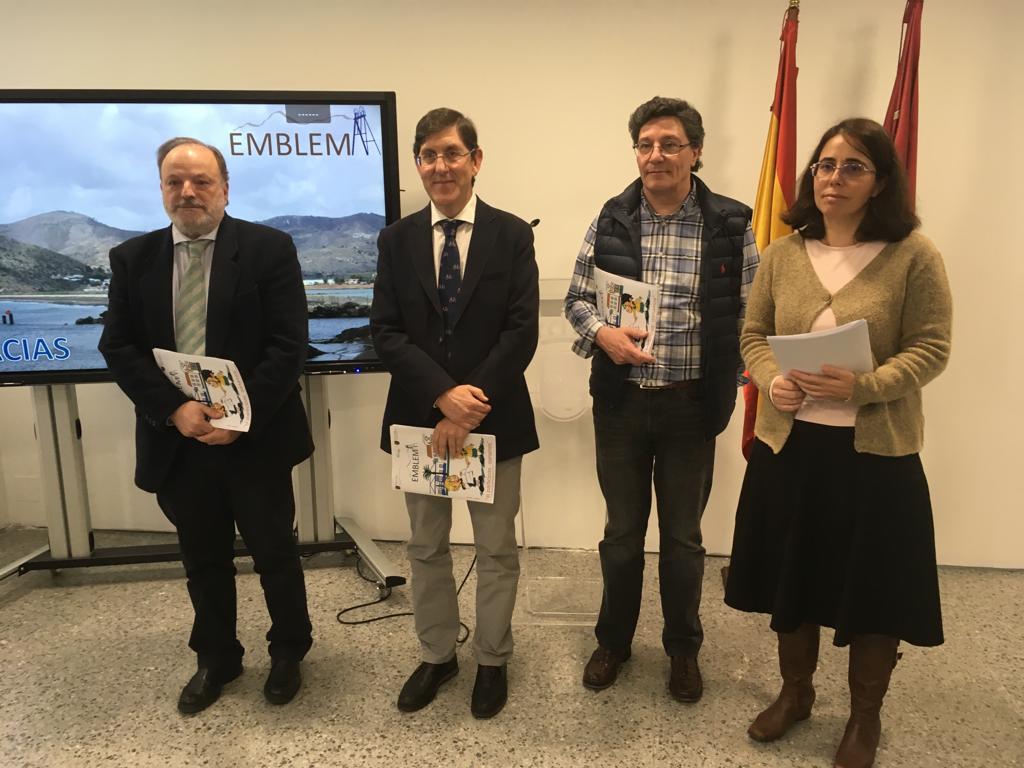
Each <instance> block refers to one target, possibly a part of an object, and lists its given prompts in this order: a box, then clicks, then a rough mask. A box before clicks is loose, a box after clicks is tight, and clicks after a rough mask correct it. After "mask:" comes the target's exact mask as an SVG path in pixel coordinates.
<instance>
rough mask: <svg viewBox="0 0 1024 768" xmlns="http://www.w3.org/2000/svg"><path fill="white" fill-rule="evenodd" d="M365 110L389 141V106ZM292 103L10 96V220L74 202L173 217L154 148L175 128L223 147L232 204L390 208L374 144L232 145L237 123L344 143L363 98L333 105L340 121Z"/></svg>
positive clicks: (322, 210) (0, 160)
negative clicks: (294, 116)
mask: <svg viewBox="0 0 1024 768" xmlns="http://www.w3.org/2000/svg"><path fill="white" fill-rule="evenodd" d="M365 109H366V116H367V120H368V123H369V127H370V130H371V131H372V133H373V136H374V137H375V138H376V140H377V144H378V146H382V145H383V142H382V139H381V128H380V109H379V107H375V106H366V107H365ZM283 110H284V107H283V105H281V104H274V105H260V104H69V103H65V104H27V103H23V104H12V103H5V104H0V224H6V223H10V222H14V221H18V220H20V219H24V218H27V217H29V216H34V215H36V214H40V213H46V212H48V211H54V210H63V211H72V212H75V213H81V214H85V215H86V216H89V217H91V218H93V219H96V220H97V221H99V222H101V223H103V224H108V225H110V226H113V227H118V228H121V229H129V230H139V231H148V230H151V229H157V228H160V227H163V226H166V224H167V216H166V214H165V213H164V210H163V206H162V204H161V200H160V189H159V176H158V173H157V168H156V157H155V152H156V148H157V147H158V146H159V145H160V144H161V143H162V142H163V141H165V140H166V139H168V138H171V137H173V136H192V137H195V138H197V139H200V140H202V141H205V142H207V143H210V144H213V145H214V146H216V147H218V148H219V149H220V150H221V151H222V152H223V153H224V155H225V157H226V159H227V163H228V170H229V172H230V174H231V182H230V186H231V189H230V200H231V202H230V205H229V206H228V211H229V212H230V213H231V214H232V215H234V216H237V217H239V218H243V219H249V220H252V221H260V220H263V219H269V218H271V217H274V216H283V215H308V216H330V217H341V216H348V215H351V214H354V213H362V212H366V213H377V214H380V215H384V181H383V157H382V156H381V155H380V154H378V153H377V151H376V149H375V148H374V147H373V146H372V145H371V146H370V154H369V156H367V155H366V154H364V153H363V149H362V144H361V142H360V143H358V144H357V146H355V147H354V149H353V154H352V155H351V156H344V157H338V156H336V155H333V154H332V155H331V156H318V157H313V156H310V157H296V156H295V155H294V154H293V155H291V156H277V155H276V153H275V156H273V157H268V156H267V155H266V154H264V155H263V156H261V157H257V156H255V155H253V156H232V155H231V154H230V148H231V144H230V139H229V134H230V133H232V132H241V133H243V134H244V133H245V132H251V133H253V134H254V135H255V136H256V137H257V138H258V139H260V138H262V136H263V134H264V133H277V132H282V133H287V134H290V136H291V141H292V143H293V144H294V140H295V139H294V136H295V134H296V133H297V134H299V136H300V141H302V137H303V136H306V135H307V134H310V133H326V132H327V131H330V132H331V133H333V134H334V135H335V137H336V139H337V140H338V142H339V143H340V136H341V135H343V134H350V133H351V132H352V125H353V121H352V116H353V110H354V107H353V106H352V105H344V106H332V107H331V115H332V120H331V123H330V125H328V124H325V123H312V124H306V125H302V124H295V123H288V122H286V121H285V117H284V114H283ZM277 112H280V114H274V113H277ZM264 121H265V122H264ZM248 123H251V124H255V125H259V124H260V123H262V125H259V127H255V128H254V127H252V126H250V125H246V124H248ZM242 126H244V127H242ZM324 144H325V142H324V141H323V140H321V141H320V145H321V147H323V146H324ZM240 146H241V147H243V148H244V146H245V139H244V137H243V139H242V143H241V145H240ZM304 147H305V145H304ZM243 151H244V149H243ZM304 151H305V150H304Z"/></svg>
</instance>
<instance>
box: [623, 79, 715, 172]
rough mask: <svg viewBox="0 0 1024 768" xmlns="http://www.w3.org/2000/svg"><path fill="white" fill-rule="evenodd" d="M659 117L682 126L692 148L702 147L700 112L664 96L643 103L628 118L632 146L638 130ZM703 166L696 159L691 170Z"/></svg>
mask: <svg viewBox="0 0 1024 768" xmlns="http://www.w3.org/2000/svg"><path fill="white" fill-rule="evenodd" d="M659 117H674V118H676V119H677V120H679V122H681V123H682V124H683V130H684V131H686V138H687V139H689V140H690V144H692V145H693V146H694V147H703V146H704V120H703V119H702V118H701V116H700V112H698V111H697V110H696V109H695V108H694V107H693V105H692V104H689V103H687V102H685V101H683V100H682V99H668V98H665V97H664V96H655V97H654V98H653V99H651V100H650V101H645V102H644V103H643V104H641V105H640V106H639V107H637V108H636V109H635V110H633V114H632V115H630V116H629V135H630V137H631V138H632V139H633V143H634V144H636V142H637V139H638V138H639V137H640V129H641V128H643V127H644V126H645V125H647V123H649V122H651V120H655V119H657V118H659ZM703 166H704V163H703V161H702V160H701V159H700V158H699V157H698V158H697V162H696V163H694V164H693V170H695V171H699V170H700V169H701V168H702V167H703Z"/></svg>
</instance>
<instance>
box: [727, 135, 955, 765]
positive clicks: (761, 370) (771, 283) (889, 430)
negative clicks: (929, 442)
mask: <svg viewBox="0 0 1024 768" xmlns="http://www.w3.org/2000/svg"><path fill="white" fill-rule="evenodd" d="M785 218H786V220H787V223H789V224H790V225H791V226H793V227H794V228H795V229H796V230H797V231H796V232H794V234H792V235H790V236H788V237H786V238H783V239H781V240H778V241H776V242H774V243H772V245H771V246H769V247H768V248H767V249H766V250H765V252H764V254H763V255H762V259H761V266H760V269H759V271H758V273H757V277H756V278H755V280H754V285H753V287H752V289H751V294H750V297H749V299H748V302H747V314H746V322H745V324H744V327H743V333H742V335H741V338H740V345H741V348H742V352H743V358H744V361H745V362H746V364H747V367H748V369H749V370H750V373H751V376H752V377H753V379H754V382H755V383H756V384H757V387H758V389H759V390H760V394H761V397H760V398H759V408H758V414H757V426H756V430H755V434H756V436H757V439H756V440H755V442H754V446H753V448H752V450H751V455H750V461H749V463H748V465H747V471H746V476H745V477H744V481H743V490H742V492H741V494H740V500H739V506H738V510H737V513H736V531H735V534H734V540H733V552H732V561H731V565H730V571H729V581H728V584H727V587H726V602H727V603H728V604H729V605H731V606H733V607H734V608H738V609H740V610H744V611H754V612H760V613H766V614H770V615H771V628H772V629H773V630H775V632H776V633H777V635H778V649H779V667H780V670H781V673H782V690H781V692H780V693H779V695H778V698H777V699H776V701H775V702H774V703H772V704H771V705H770V706H769V707H768V708H767V709H766V710H764V711H763V712H761V713H760V714H759V715H758V716H757V718H756V719H755V720H754V722H753V723H752V724H751V726H750V728H749V729H748V733H749V735H750V736H751V738H753V739H755V740H758V741H773V740H775V739H778V738H779V737H781V736H782V735H783V734H785V733H786V731H787V730H788V729H789V728H790V727H791V726H792V725H793V724H794V723H795V722H797V721H799V720H803V719H806V718H807V717H809V716H810V713H811V705H812V704H813V702H814V696H815V694H814V687H813V685H812V677H813V674H814V670H815V668H816V666H817V658H818V640H819V635H820V627H821V626H826V627H831V628H833V629H834V630H835V636H834V643H835V644H836V645H839V646H846V645H849V647H850V663H849V684H850V698H851V712H850V718H849V721H848V722H847V726H846V731H845V733H844V735H843V738H842V741H841V742H840V745H839V748H838V751H837V753H836V757H835V765H836V766H842V768H864V767H866V766H870V765H872V764H873V762H874V757H875V752H876V749H877V747H878V742H879V737H880V735H881V719H880V714H879V712H880V709H881V706H882V700H883V697H884V696H885V693H886V690H887V689H888V684H889V677H890V673H891V671H892V668H893V666H894V665H895V662H896V658H897V646H898V644H899V641H900V640H904V641H906V642H909V643H912V644H915V645H922V646H934V645H939V644H941V643H942V641H943V637H942V617H941V612H940V607H939V592H938V578H937V573H936V566H935V541H934V531H933V526H932V513H931V502H930V499H929V496H928V485H927V481H926V479H925V476H924V471H923V469H922V467H921V462H920V459H919V457H918V451H920V449H921V445H922V442H923V438H924V417H923V413H922V405H921V388H922V387H923V386H924V385H925V384H927V383H928V382H929V381H931V380H932V379H933V378H935V377H936V376H937V375H938V374H939V373H941V372H942V370H943V369H944V368H945V366H946V361H947V359H948V357H949V349H950V326H951V314H952V301H951V297H950V292H949V285H948V283H947V280H946V274H945V270H944V268H943V265H942V258H941V256H940V255H939V252H938V251H937V250H936V249H935V246H934V245H933V244H932V243H931V242H930V241H929V240H928V239H927V238H926V237H924V236H923V235H921V234H919V233H917V232H915V231H914V230H915V229H916V227H917V225H918V221H917V218H916V216H914V214H913V212H912V210H911V206H910V202H909V200H908V199H907V191H906V180H905V177H904V174H903V171H902V168H901V166H900V164H899V161H898V159H897V157H896V152H895V148H894V147H893V144H892V141H891V140H890V139H889V137H888V136H887V135H886V133H885V131H884V130H883V129H882V126H880V125H878V123H875V122H874V121H871V120H866V119H860V118H855V119H849V120H844V121H842V122H841V123H838V124H837V125H835V126H833V127H831V128H829V130H828V131H826V132H825V134H824V136H822V138H821V141H820V142H819V143H818V146H817V148H816V149H815V151H814V154H813V156H812V161H811V163H810V165H809V166H808V168H807V169H806V170H805V172H804V174H803V176H802V177H801V181H800V190H799V194H798V197H797V201H796V203H795V204H794V206H793V208H792V210H791V211H790V212H789V214H788V215H787V216H786V217H785ZM860 318H864V319H866V320H867V323H868V329H869V333H870V337H871V352H872V356H873V357H874V370H871V371H868V372H859V373H855V372H853V371H851V370H847V369H844V368H838V367H834V366H828V365H826V366H824V367H823V368H822V370H821V371H815V372H810V371H804V372H801V371H791V372H783V371H781V370H780V369H779V366H778V364H777V363H776V361H775V358H774V356H773V355H772V352H771V348H770V347H769V345H768V342H767V339H766V337H767V336H770V335H787V334H794V333H804V332H807V331H811V330H822V329H827V328H832V327H836V326H837V325H842V324H844V323H847V322H850V321H852V320H856V319H860Z"/></svg>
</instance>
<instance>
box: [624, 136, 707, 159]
mask: <svg viewBox="0 0 1024 768" xmlns="http://www.w3.org/2000/svg"><path fill="white" fill-rule="evenodd" d="M692 144H693V142H688V143H686V144H680V143H679V142H678V141H672V140H671V139H669V140H668V141H638V142H637V143H636V144H634V145H633V149H635V150H636V153H637V154H638V155H639V156H640V157H647V156H648V155H650V154H651V152H653V151H654V148H655V147H658V148H660V149H661V154H663V155H669V156H671V155H678V154H679V153H680V152H682V151H683V150H684V149H686V148H687V147H689V146H691V145H692Z"/></svg>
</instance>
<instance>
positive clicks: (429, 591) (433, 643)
mask: <svg viewBox="0 0 1024 768" xmlns="http://www.w3.org/2000/svg"><path fill="white" fill-rule="evenodd" d="M522 465H523V458H522V456H519V457H516V458H514V459H508V460H506V461H499V462H498V464H497V467H496V477H495V483H494V503H493V504H483V503H481V502H478V501H471V502H469V504H468V506H469V516H470V521H471V522H472V524H473V541H474V544H475V545H476V556H477V561H476V572H477V585H476V628H475V630H474V632H473V654H474V655H475V656H476V661H477V663H478V664H486V665H489V666H501V665H502V664H504V663H506V662H507V661H508V660H509V658H511V656H512V611H513V609H514V608H515V605H516V587H517V586H518V585H519V550H518V547H517V545H516V529H515V519H516V513H517V512H518V511H519V477H520V471H521V469H522ZM405 506H406V508H407V509H408V511H409V523H410V526H411V528H412V534H411V536H410V538H409V545H408V547H407V552H408V555H409V565H410V566H411V568H412V606H413V614H414V616H415V619H416V634H417V636H418V637H419V640H420V648H421V653H422V656H423V661H426V662H430V663H431V664H441V663H443V662H446V661H448V660H449V659H450V658H452V656H454V655H455V640H456V638H457V637H458V634H459V603H458V600H457V597H456V594H455V577H454V575H453V574H452V555H451V550H450V549H449V546H448V544H449V534H450V533H451V528H452V502H451V499H444V498H440V497H437V496H425V495H423V494H417V493H407V494H405Z"/></svg>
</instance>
